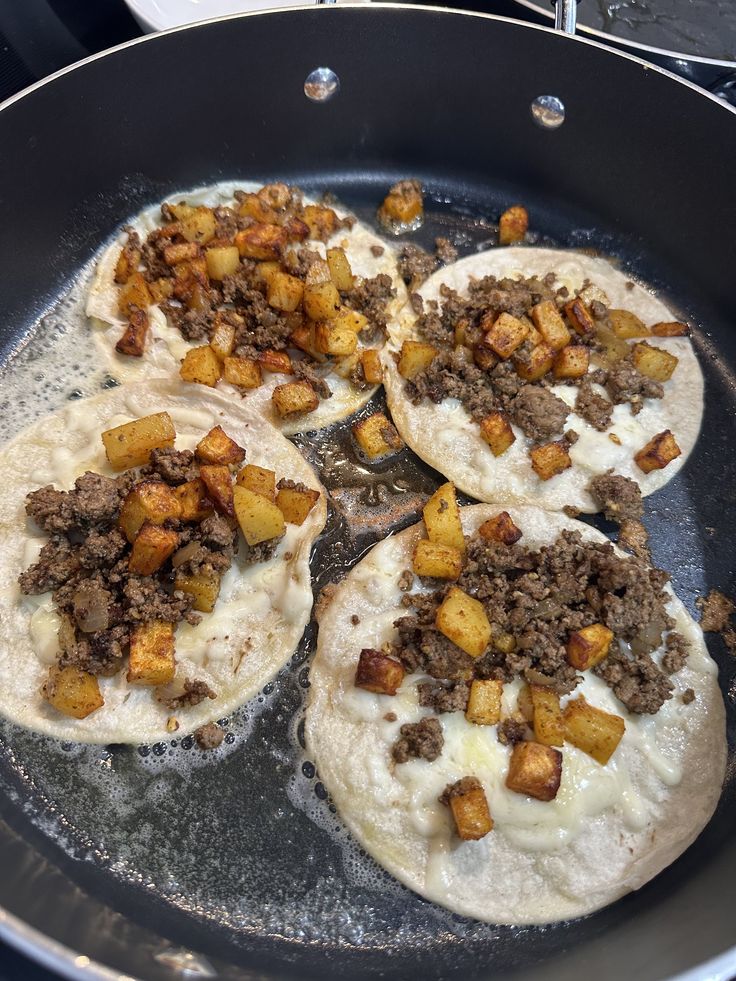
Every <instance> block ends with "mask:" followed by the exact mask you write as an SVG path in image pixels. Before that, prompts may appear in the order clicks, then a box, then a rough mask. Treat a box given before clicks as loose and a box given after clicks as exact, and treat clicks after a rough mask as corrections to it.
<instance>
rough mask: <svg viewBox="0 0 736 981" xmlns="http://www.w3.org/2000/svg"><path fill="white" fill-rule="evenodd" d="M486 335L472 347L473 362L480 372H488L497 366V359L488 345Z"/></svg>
mask: <svg viewBox="0 0 736 981" xmlns="http://www.w3.org/2000/svg"><path fill="white" fill-rule="evenodd" d="M487 337H488V335H485V336H484V337H483V338H482V339H481V340H479V341H478V342H477V343H476V344H474V345H473V361H474V362H475V364H476V365H477V366H478V367H479V368H480V369H481V371H490V370H491V368H495V367H496V365H497V364H498V361H499V358H498V355H497V354H496V352H495V351H494V350H493V348H492V347H491V345H490V344H489V343H488V339H487Z"/></svg>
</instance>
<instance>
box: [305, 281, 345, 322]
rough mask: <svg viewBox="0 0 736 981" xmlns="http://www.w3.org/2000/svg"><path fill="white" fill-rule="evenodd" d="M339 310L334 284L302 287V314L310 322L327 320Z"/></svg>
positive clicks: (337, 294)
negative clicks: (303, 313) (304, 314)
mask: <svg viewBox="0 0 736 981" xmlns="http://www.w3.org/2000/svg"><path fill="white" fill-rule="evenodd" d="M339 309H340V294H339V293H338V292H337V287H336V286H335V284H334V283H332V282H330V283H315V284H314V285H313V286H310V285H307V286H305V287H304V312H305V313H306V315H307V316H308V317H309V319H310V320H329V319H330V318H331V317H334V316H335V314H336V313H337V312H338V310H339Z"/></svg>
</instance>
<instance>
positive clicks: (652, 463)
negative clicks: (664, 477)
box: [634, 429, 682, 473]
mask: <svg viewBox="0 0 736 981" xmlns="http://www.w3.org/2000/svg"><path fill="white" fill-rule="evenodd" d="M681 453H682V450H681V449H680V447H679V446H678V445H677V441H676V440H675V437H674V436H673V435H672V433H671V432H670V430H669V429H665V430H664V432H661V433H657V435H656V436H653V437H652V438H651V439H650V440H649V442H648V443H647V444H646V446H643V447H642V448H641V449H640V450H639V452H638V453H635V454H634V460H636V465H637V467H639V469H640V470H643V471H644V473H651V471H652V470H663V469H664V468H665V467H666V466H667V464H668V463H672V461H673V460H676V459H677V457H678V456H680V454H681Z"/></svg>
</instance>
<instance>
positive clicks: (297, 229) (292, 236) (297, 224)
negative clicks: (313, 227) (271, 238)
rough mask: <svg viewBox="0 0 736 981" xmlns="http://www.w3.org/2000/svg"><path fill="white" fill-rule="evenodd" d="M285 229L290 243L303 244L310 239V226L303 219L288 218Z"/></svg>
mask: <svg viewBox="0 0 736 981" xmlns="http://www.w3.org/2000/svg"><path fill="white" fill-rule="evenodd" d="M284 228H285V229H286V234H287V235H288V237H289V241H290V242H303V241H304V239H305V238H309V225H308V224H307V223H306V222H305V221H302V220H301V218H295V217H291V218H288V219H287V220H286V221H285V222H284Z"/></svg>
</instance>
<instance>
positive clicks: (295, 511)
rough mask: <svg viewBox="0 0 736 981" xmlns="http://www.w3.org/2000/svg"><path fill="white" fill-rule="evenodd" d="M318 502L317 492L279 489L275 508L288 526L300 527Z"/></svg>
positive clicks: (287, 488)
mask: <svg viewBox="0 0 736 981" xmlns="http://www.w3.org/2000/svg"><path fill="white" fill-rule="evenodd" d="M318 500H319V491H317V490H312V489H311V488H307V490H295V489H294V488H293V487H281V488H279V491H278V493H277V494H276V507H277V508H278V509H279V511H280V512H281V513H282V514H283V516H284V520H285V521H288V522H289V524H290V525H302V524H304V522H305V521H306V519H307V516H308V514H309V512H310V511H311V510H312V508H313V507H314V505H315V504H316V503H317V501H318Z"/></svg>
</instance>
